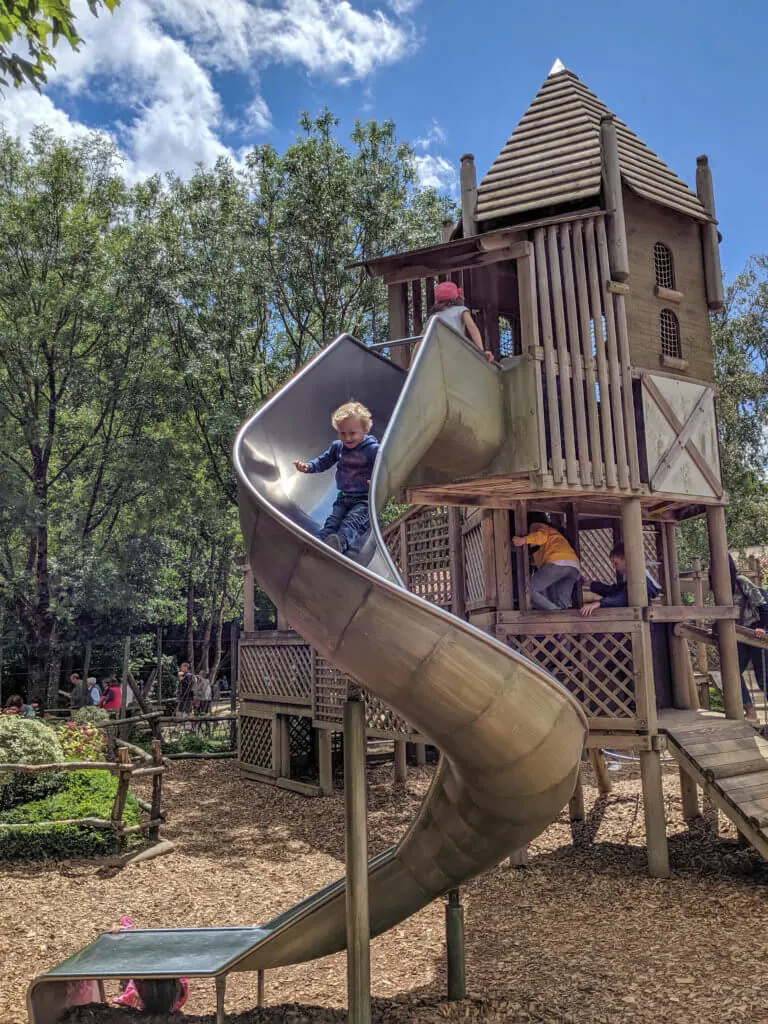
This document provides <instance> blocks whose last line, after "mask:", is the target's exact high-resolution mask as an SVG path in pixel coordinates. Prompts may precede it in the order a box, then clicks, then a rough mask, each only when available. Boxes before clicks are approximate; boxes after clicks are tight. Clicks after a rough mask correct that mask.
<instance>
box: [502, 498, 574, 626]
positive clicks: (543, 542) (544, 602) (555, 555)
mask: <svg viewBox="0 0 768 1024" xmlns="http://www.w3.org/2000/svg"><path fill="white" fill-rule="evenodd" d="M535 514H536V515H538V513H535ZM542 518H543V517H542ZM531 526H532V527H533V528H532V529H530V532H529V533H527V534H525V536H518V537H513V538H512V543H513V544H514V545H515V547H517V548H521V547H522V546H523V545H524V544H531V545H534V546H536V545H538V548H539V549H538V551H536V552H534V555H533V561H534V563H535V564H536V571H535V572H534V574H533V576H531V603H532V604H533V607H534V608H539V609H541V610H542V611H557V609H558V608H570V607H571V599H572V597H573V588H574V586H575V585H576V582H577V581H578V579H579V576H580V575H581V566H580V563H579V559H578V556H577V554H576V552H575V551H574V550H573V548H572V547H571V545H570V544H569V543H568V541H567V540H566V539H565V537H564V536H563V535H562V533H560V531H559V530H556V529H555V528H554V526H549V525H548V524H547V523H546V522H541V521H539V520H538V519H533V521H532V522H531Z"/></svg>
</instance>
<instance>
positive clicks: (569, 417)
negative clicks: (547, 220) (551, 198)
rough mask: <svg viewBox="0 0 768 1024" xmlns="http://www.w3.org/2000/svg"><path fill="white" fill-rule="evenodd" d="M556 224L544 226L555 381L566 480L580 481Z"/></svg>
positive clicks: (569, 481) (572, 482) (570, 482)
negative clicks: (547, 258)
mask: <svg viewBox="0 0 768 1024" xmlns="http://www.w3.org/2000/svg"><path fill="white" fill-rule="evenodd" d="M557 242H558V240H557V228H556V227H555V225H554V224H553V225H551V226H550V227H549V228H547V252H548V254H549V287H550V291H551V293H552V308H553V312H554V318H553V320H554V328H555V344H556V346H557V368H558V381H559V384H560V389H559V390H560V394H559V398H560V410H561V414H562V420H563V446H564V453H563V454H564V457H565V475H566V480H567V481H568V483H569V484H572V485H574V484H577V483H578V482H579V465H578V462H577V461H576V435H575V433H574V415H573V402H572V392H571V388H572V379H571V366H570V356H569V354H568V337H567V331H566V329H565V302H564V299H563V277H562V274H561V272H560V249H559V247H558V244H557Z"/></svg>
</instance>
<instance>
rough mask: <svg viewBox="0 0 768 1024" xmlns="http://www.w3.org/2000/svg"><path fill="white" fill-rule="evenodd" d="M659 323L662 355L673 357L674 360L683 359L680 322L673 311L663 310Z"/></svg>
mask: <svg viewBox="0 0 768 1024" xmlns="http://www.w3.org/2000/svg"><path fill="white" fill-rule="evenodd" d="M659 321H660V325H659V330H660V335H661V352H662V355H665V356H672V358H673V359H682V358H683V348H682V345H681V344H680V321H679V320H678V319H677V317H676V316H675V314H674V313H673V312H672V310H671V309H662V311H661V315H660V317H659Z"/></svg>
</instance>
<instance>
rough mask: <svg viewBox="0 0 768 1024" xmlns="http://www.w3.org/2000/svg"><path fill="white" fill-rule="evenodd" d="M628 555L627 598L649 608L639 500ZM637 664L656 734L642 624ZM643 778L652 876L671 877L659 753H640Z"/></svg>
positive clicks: (627, 536)
mask: <svg viewBox="0 0 768 1024" xmlns="http://www.w3.org/2000/svg"><path fill="white" fill-rule="evenodd" d="M622 522H623V527H624V552H625V557H626V562H627V594H628V597H629V605H630V607H632V608H644V607H645V606H646V605H647V604H648V587H647V584H646V581H645V548H644V546H643V512H642V506H641V505H640V499H639V498H631V499H630V500H629V501H625V502H624V504H623V507H622ZM633 655H634V660H635V702H636V705H637V710H638V716H639V715H640V713H641V710H642V711H643V712H644V714H645V717H646V719H647V721H648V732H649V733H650V734H651V735H655V734H656V695H655V689H654V684H653V657H652V654H651V634H650V624H649V623H648V622H643V623H641V626H640V629H639V630H638V631H637V633H636V634H635V642H634V645H633ZM640 778H641V782H642V786H643V811H644V814H645V832H646V843H647V847H648V873H649V874H650V875H652V876H653V877H655V878H666V877H668V875H669V850H668V847H667V827H666V819H665V815H664V790H663V788H662V782H661V759H660V757H659V752H658V751H657V750H641V751H640Z"/></svg>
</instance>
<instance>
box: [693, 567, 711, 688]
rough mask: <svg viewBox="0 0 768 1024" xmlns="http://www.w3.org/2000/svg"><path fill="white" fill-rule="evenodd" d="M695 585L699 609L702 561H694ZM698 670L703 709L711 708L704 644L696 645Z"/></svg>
mask: <svg viewBox="0 0 768 1024" xmlns="http://www.w3.org/2000/svg"><path fill="white" fill-rule="evenodd" d="M692 564H693V574H694V575H693V585H694V593H695V600H696V604H697V606H698V607H699V608H701V607H702V606H703V605H704V579H703V576H702V571H701V559H700V558H694V559H693V563H692ZM696 625H697V626H701V627H703V626H704V623H703V622H702V621H699V622H697V623H696ZM696 668H697V669H698V670H699V672H700V673H702V674H703V676H704V689H703V692H702V695H701V698H702V699H701V703H702V707H705V708H709V677H708V671H709V655H708V653H707V645H706V644H704V643H698V644H696Z"/></svg>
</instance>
